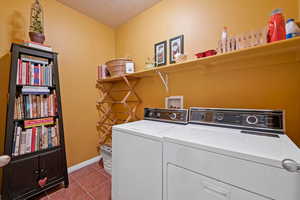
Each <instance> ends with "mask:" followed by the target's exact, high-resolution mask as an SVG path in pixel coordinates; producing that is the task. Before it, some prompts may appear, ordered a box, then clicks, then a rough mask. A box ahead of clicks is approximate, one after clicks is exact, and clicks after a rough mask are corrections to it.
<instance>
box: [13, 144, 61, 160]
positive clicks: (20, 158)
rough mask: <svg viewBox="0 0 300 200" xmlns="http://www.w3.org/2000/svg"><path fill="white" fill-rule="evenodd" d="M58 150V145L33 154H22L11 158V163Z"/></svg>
mask: <svg viewBox="0 0 300 200" xmlns="http://www.w3.org/2000/svg"><path fill="white" fill-rule="evenodd" d="M59 148H61V146H60V145H58V146H55V147H50V148H47V149H42V150H39V151H35V152H30V153H25V154H22V155H18V156H13V157H12V159H11V160H12V162H14V161H17V160H22V159H25V158H27V157H32V156H37V155H39V154H41V153H45V152H49V151H52V150H56V149H59Z"/></svg>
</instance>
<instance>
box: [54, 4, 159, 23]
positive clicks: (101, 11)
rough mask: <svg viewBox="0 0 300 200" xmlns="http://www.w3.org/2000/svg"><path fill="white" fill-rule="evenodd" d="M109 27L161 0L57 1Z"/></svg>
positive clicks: (123, 21)
mask: <svg viewBox="0 0 300 200" xmlns="http://www.w3.org/2000/svg"><path fill="white" fill-rule="evenodd" d="M57 1H59V2H61V3H63V4H65V5H66V6H68V7H71V8H73V9H75V10H78V11H79V12H81V13H83V14H85V15H87V16H90V17H92V18H94V19H96V20H98V21H99V22H101V23H103V24H106V25H108V26H111V27H117V26H119V25H121V24H123V23H125V22H127V21H128V20H129V19H131V18H132V17H134V16H136V15H138V14H139V13H141V12H143V11H144V10H146V9H147V8H150V7H152V6H153V5H154V4H156V3H157V2H159V1H161V0H57Z"/></svg>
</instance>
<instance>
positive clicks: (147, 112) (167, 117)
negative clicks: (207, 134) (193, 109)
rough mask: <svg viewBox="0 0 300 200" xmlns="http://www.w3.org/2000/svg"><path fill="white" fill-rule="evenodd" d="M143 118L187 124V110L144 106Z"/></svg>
mask: <svg viewBox="0 0 300 200" xmlns="http://www.w3.org/2000/svg"><path fill="white" fill-rule="evenodd" d="M144 119H149V120H155V121H164V122H174V123H182V124H187V123H188V110H187V109H157V108H145V109H144Z"/></svg>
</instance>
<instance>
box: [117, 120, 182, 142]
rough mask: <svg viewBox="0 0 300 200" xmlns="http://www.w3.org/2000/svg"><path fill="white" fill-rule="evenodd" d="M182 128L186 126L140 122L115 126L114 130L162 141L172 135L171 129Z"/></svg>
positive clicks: (147, 121) (148, 121)
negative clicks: (166, 136)
mask: <svg viewBox="0 0 300 200" xmlns="http://www.w3.org/2000/svg"><path fill="white" fill-rule="evenodd" d="M181 126H185V125H184V124H173V123H165V122H158V121H150V120H139V121H135V122H130V123H126V124H119V125H115V126H113V130H117V131H119V132H125V133H129V134H134V135H137V136H146V137H151V138H153V139H158V138H159V139H160V140H162V139H163V137H164V136H165V135H167V134H170V129H172V128H174V127H181Z"/></svg>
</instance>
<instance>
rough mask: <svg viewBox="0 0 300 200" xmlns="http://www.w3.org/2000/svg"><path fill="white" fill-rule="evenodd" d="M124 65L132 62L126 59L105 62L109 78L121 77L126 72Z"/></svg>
mask: <svg viewBox="0 0 300 200" xmlns="http://www.w3.org/2000/svg"><path fill="white" fill-rule="evenodd" d="M126 63H132V60H130V59H126V58H119V59H114V60H110V61H108V62H106V63H105V64H106V65H107V69H108V71H109V73H110V75H111V76H122V75H124V74H125V72H126Z"/></svg>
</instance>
